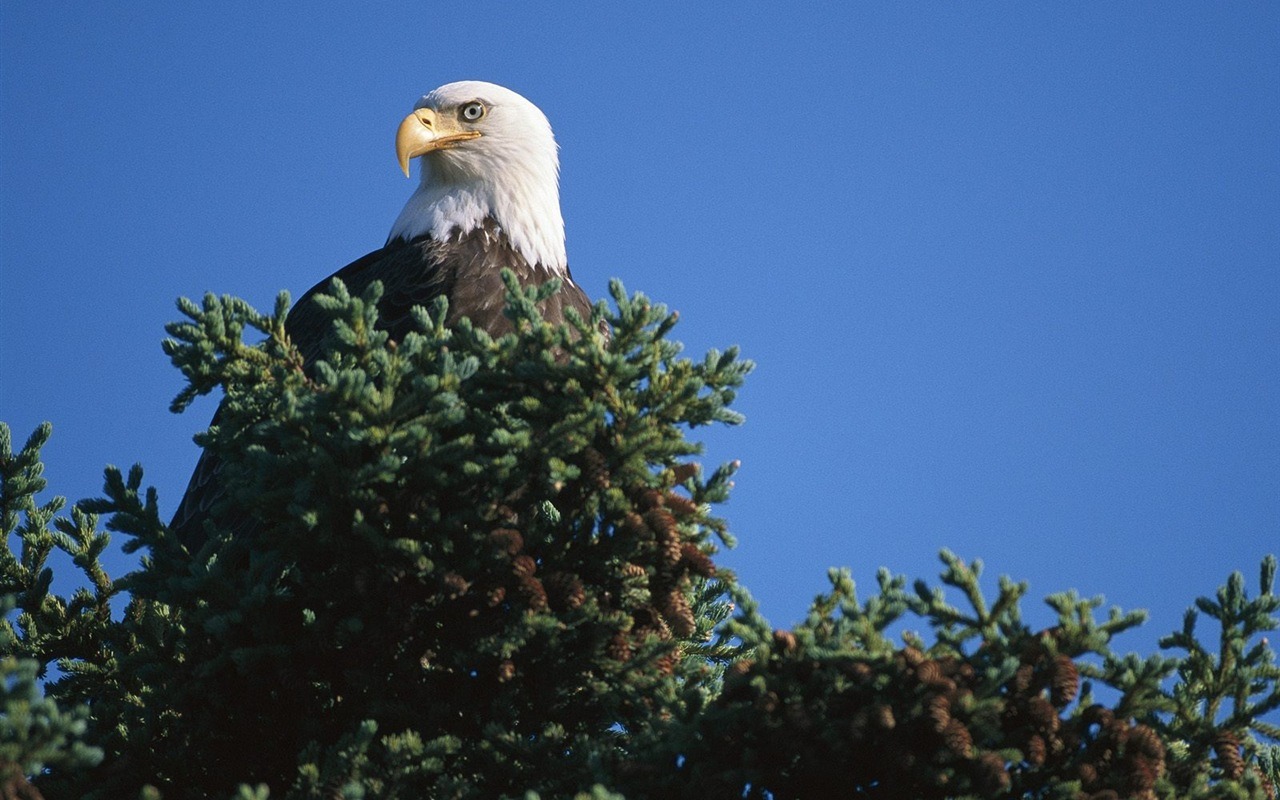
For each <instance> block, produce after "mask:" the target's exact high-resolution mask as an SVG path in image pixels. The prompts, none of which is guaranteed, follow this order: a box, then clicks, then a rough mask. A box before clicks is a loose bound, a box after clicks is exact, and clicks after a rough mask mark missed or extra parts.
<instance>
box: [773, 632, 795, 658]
mask: <svg viewBox="0 0 1280 800" xmlns="http://www.w3.org/2000/svg"><path fill="white" fill-rule="evenodd" d="M773 646H774V648H775V649H777V650H778V651H780V652H783V653H794V652H795V651H796V635H795V634H794V633H792V632H791V631H785V630H777V631H774V632H773Z"/></svg>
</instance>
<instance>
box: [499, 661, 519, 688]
mask: <svg viewBox="0 0 1280 800" xmlns="http://www.w3.org/2000/svg"><path fill="white" fill-rule="evenodd" d="M515 676H516V665H515V662H513V661H512V660H511V659H509V658H508V659H506V660H504V661H503V662H502V663H501V664H499V665H498V682H499V683H506V682H507V681H509V680H511V679H512V678H514V677H515Z"/></svg>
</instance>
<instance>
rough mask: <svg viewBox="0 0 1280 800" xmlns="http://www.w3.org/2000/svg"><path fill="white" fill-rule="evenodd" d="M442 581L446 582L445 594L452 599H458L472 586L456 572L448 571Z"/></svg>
mask: <svg viewBox="0 0 1280 800" xmlns="http://www.w3.org/2000/svg"><path fill="white" fill-rule="evenodd" d="M441 582H442V583H443V584H444V594H445V596H446V597H448V598H449V599H450V600H456V599H457V598H459V597H461V596H462V595H464V594H466V593H467V589H468V588H470V587H471V584H470V583H468V582H467V579H466V578H464V577H462V576H461V575H459V574H458V573H456V572H446V573H445V574H444V579H443V580H442V581H441Z"/></svg>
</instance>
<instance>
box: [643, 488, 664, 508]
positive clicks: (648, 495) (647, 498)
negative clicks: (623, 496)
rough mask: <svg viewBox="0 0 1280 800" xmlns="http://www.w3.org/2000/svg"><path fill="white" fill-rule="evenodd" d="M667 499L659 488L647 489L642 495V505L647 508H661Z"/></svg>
mask: <svg viewBox="0 0 1280 800" xmlns="http://www.w3.org/2000/svg"><path fill="white" fill-rule="evenodd" d="M665 500H666V498H665V497H663V495H662V492H660V491H658V490H657V489H646V490H645V491H644V493H643V494H641V495H640V505H641V506H643V507H644V508H645V509H651V508H661V507H662V504H663V502H664V501H665Z"/></svg>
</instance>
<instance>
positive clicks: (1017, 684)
mask: <svg viewBox="0 0 1280 800" xmlns="http://www.w3.org/2000/svg"><path fill="white" fill-rule="evenodd" d="M1034 676H1035V668H1034V667H1032V666H1031V665H1030V664H1023V665H1022V666H1020V667H1018V671H1017V672H1015V673H1013V685H1012V686H1011V687H1010V688H1011V689H1012V690H1013V693H1014V694H1026V693H1027V692H1028V691H1029V690H1030V689H1031V679H1032V678H1033V677H1034Z"/></svg>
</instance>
